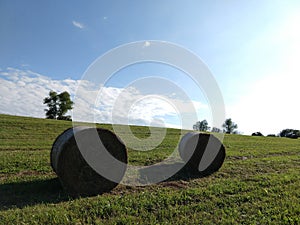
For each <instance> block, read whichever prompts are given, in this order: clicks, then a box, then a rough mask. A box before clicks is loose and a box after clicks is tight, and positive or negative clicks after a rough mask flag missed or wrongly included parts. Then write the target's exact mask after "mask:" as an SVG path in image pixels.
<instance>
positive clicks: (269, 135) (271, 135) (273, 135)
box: [267, 134, 276, 137]
mask: <svg viewBox="0 0 300 225" xmlns="http://www.w3.org/2000/svg"><path fill="white" fill-rule="evenodd" d="M267 137H276V135H275V134H268V135H267Z"/></svg>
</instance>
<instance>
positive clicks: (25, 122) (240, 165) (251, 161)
mask: <svg viewBox="0 0 300 225" xmlns="http://www.w3.org/2000/svg"><path fill="white" fill-rule="evenodd" d="M71 126H72V123H71V122H68V121H55V120H46V119H36V118H29V117H17V116H9V115H0V224H132V223H134V224H136V223H139V224H164V223H168V224H199V223H200V224H207V223H209V224H216V223H217V224H220V223H221V224H223V223H224V224H225V223H230V224H232V223H233V224H241V223H247V224H249V223H251V224H252V223H253V224H257V223H259V224H300V219H299V218H300V217H299V215H300V201H299V199H300V188H299V187H300V139H287V138H278V137H251V136H242V135H226V136H225V139H224V145H225V146H226V150H227V156H226V159H225V162H224V164H223V166H222V168H221V169H220V170H219V171H218V172H217V173H214V174H212V175H211V176H208V177H204V178H195V177H194V178H185V177H179V178H178V179H173V180H168V181H165V182H162V183H160V184H156V185H151V186H146V187H125V186H122V185H120V186H118V187H117V188H116V189H115V190H113V191H112V192H110V193H107V194H103V195H100V196H95V197H89V198H79V199H70V198H69V197H68V196H67V195H66V194H65V193H64V191H63V190H62V188H61V186H60V184H59V182H58V179H57V176H56V175H55V173H53V171H52V169H51V166H50V150H51V146H52V143H53V141H54V140H55V138H56V137H57V135H59V134H60V133H61V132H63V131H64V130H65V129H67V128H69V127H71ZM99 126H101V127H104V128H107V129H112V127H111V125H99ZM132 131H133V133H134V134H135V135H136V136H138V137H141V138H143V137H147V136H148V135H149V129H148V128H147V127H136V126H134V127H132ZM179 136H180V131H179V130H176V129H168V130H167V136H166V138H165V140H164V141H163V142H162V143H161V144H160V146H158V147H157V148H156V149H155V150H153V151H148V152H137V151H133V150H131V149H129V162H130V164H133V165H151V164H153V163H155V162H159V161H161V160H162V159H163V158H165V157H166V156H167V155H168V154H169V153H170V152H171V151H172V150H173V149H174V148H176V145H177V143H178V139H179Z"/></svg>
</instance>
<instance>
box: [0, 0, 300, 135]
mask: <svg viewBox="0 0 300 225" xmlns="http://www.w3.org/2000/svg"><path fill="white" fill-rule="evenodd" d="M298 15H300V2H299V1H296V0H295V1H292V0H286V1H276V0H274V1H273V0H272V1H271V0H254V1H246V0H242V1H238V0H227V1H221V0H219V1H212V0H210V1H208V0H207V1H196V0H195V1H32V0H27V1H14V0H2V1H1V2H0V31H1V36H0V49H1V51H0V68H1V71H0V72H1V74H0V78H1V80H0V88H1V89H2V91H1V92H2V94H1V96H0V97H1V99H0V100H1V101H2V105H1V104H0V113H10V114H18V115H19V114H23V115H32V116H43V113H44V112H43V110H42V109H43V106H42V105H41V101H39V102H38V103H35V102H34V101H31V100H28V101H27V103H28V104H29V103H30V104H32V105H33V106H32V107H34V108H36V107H37V105H36V104H39V107H40V109H41V110H40V112H35V113H31V112H30V111H26V109H24V108H21V106H20V105H21V104H22V100H21V99H19V100H18V101H17V100H13V98H12V96H24V95H28V99H29V98H30V93H31V94H32V95H34V93H32V92H33V90H32V88H31V90H29V87H31V86H30V85H32V84H33V83H34V84H35V85H37V84H39V85H40V87H39V88H40V91H39V93H40V94H44V93H45V91H48V90H47V89H46V87H47V88H48V89H49V88H54V89H55V88H57V91H63V90H60V89H68V90H69V91H70V92H71V91H74V90H75V88H74V87H73V86H72V87H70V85H75V84H76V82H78V80H80V79H81V77H82V75H83V73H84V72H85V71H86V69H87V68H88V66H89V65H90V64H91V63H92V62H93V61H94V60H95V59H97V58H98V57H99V56H101V55H103V54H104V53H105V52H107V51H108V50H110V49H112V48H115V47H117V46H119V45H122V44H125V43H128V42H134V41H141V40H163V41H168V42H173V43H176V44H178V45H180V46H183V47H185V48H187V49H189V50H190V51H192V52H194V53H195V54H196V55H198V56H199V57H200V58H201V59H202V60H203V61H204V62H205V63H206V64H207V65H208V67H209V68H210V70H211V71H212V73H213V75H214V77H215V79H216V81H217V82H218V84H219V86H220V89H221V91H222V94H223V97H224V101H225V106H226V116H227V117H231V118H232V119H233V120H234V121H236V122H237V123H238V125H239V130H240V131H241V132H244V133H246V134H249V133H251V132H255V131H261V132H263V133H265V134H266V133H278V132H279V131H280V130H281V129H284V128H287V127H289V128H294V129H300V120H299V118H298V117H297V115H296V113H294V114H295V115H294V114H292V115H290V114H289V116H287V114H285V112H286V111H293V112H296V111H297V110H298V109H299V107H298V105H299V104H297V102H296V101H297V98H296V96H299V94H298V91H297V90H298V89H299V88H298V84H299V75H300V74H299V72H300V69H299V68H298V66H297V60H298V59H299V58H300V54H299V53H298V52H299V51H298V50H300V47H299V39H300V35H299V33H300V28H299V27H300V26H299V25H298V24H300V17H299V16H298ZM145 71H147V73H146V72H145ZM122 73H123V74H124V73H126V76H122V75H121V74H122ZM151 75H156V76H163V77H165V78H167V79H170V80H172V81H174V82H175V83H176V82H177V83H178V84H179V85H181V86H182V88H184V89H185V90H186V91H187V92H188V94H189V96H190V97H191V100H193V101H198V102H201V103H202V104H203V105H205V104H207V102H205V98H204V97H203V96H202V94H203V93H199V91H193V90H194V88H193V84H192V83H191V82H187V81H186V77H185V76H184V75H183V74H182V72H180V71H176V70H175V69H174V68H166V67H164V66H160V65H152V66H151V65H150V66H149V65H142V66H141V65H140V66H136V67H135V68H127V69H125V70H124V71H120V73H119V76H118V74H116V77H115V79H112V80H111V81H110V82H109V86H110V87H114V88H122V84H124V85H125V84H127V83H128V82H129V81H132V80H134V79H137V78H139V77H141V76H151ZM32 76H36V77H35V79H33V80H32V79H31V78H30V77H32ZM124 77H126V78H124ZM30 79H31V80H30ZM46 81H47V82H46ZM21 82H23V83H24V82H25V85H23V86H22V85H21ZM26 82H32V83H26ZM45 82H46V83H51V84H52V86H51V85H49V84H47V85H46V84H45ZM66 85H69V87H66ZM1 86H2V87H1ZM35 87H38V86H35ZM23 89H24V90H23ZM26 90H27V91H26ZM7 93H11V94H10V95H9V96H8V95H7ZM13 93H15V95H13ZM21 93H22V94H21ZM280 93H285V94H284V95H286V96H288V97H283V94H280ZM289 96H295V97H292V98H291V97H289ZM15 99H18V98H17V97H16V98H15ZM24 99H25V97H24ZM36 101H38V99H36ZM4 102H5V104H4ZM295 102H296V104H295ZM9 104H11V105H9ZM11 106H13V108H14V109H15V111H10V110H11V109H10V108H11ZM18 107H19V108H18ZM28 108H30V107H28ZM200 108H201V107H200ZM200 108H199V110H200ZM204 108H205V107H204ZM21 109H22V110H21ZM202 112H203V114H201V113H199V115H201V117H209V116H208V114H209V113H208V112H207V111H205V110H204V109H203V108H202ZM166 115H169V116H171V114H166ZM152 116H154V115H152ZM166 118H167V117H166ZM199 119H200V120H201V119H202V118H199ZM203 119H204V118H203ZM208 119H209V118H208ZM255 121H257V122H255ZM173 122H174V121H173ZM169 123H172V121H171V120H170V121H169V122H168V124H169ZM256 123H259V124H260V125H257V124H256Z"/></svg>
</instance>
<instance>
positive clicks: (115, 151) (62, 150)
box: [51, 127, 128, 196]
mask: <svg viewBox="0 0 300 225" xmlns="http://www.w3.org/2000/svg"><path fill="white" fill-rule="evenodd" d="M95 132H97V133H95ZM75 134H76V138H77V137H78V136H79V137H80V138H84V140H85V145H86V150H87V151H103V150H104V148H103V149H100V148H101V147H100V146H97V145H94V144H93V143H94V142H93V140H91V137H92V134H98V137H99V138H100V140H101V142H102V143H103V145H104V147H105V148H106V149H107V151H108V152H109V153H110V154H111V155H112V156H113V157H114V158H115V159H117V160H119V161H120V162H123V163H125V164H124V165H125V166H123V167H122V168H121V171H117V172H118V174H119V175H118V178H117V179H119V180H117V181H115V180H114V181H111V180H109V179H107V178H105V177H103V176H101V175H100V174H98V173H97V172H96V171H95V170H94V169H92V168H91V167H90V165H89V164H88V163H87V162H86V161H85V159H84V158H83V156H82V154H81V152H80V151H79V148H78V145H77V143H76V140H75ZM77 140H78V139H77ZM127 161H128V160H127V150H126V147H125V145H124V144H123V142H122V141H121V140H120V139H119V138H118V137H117V136H116V135H115V134H114V133H112V132H111V131H109V130H106V129H102V128H97V129H96V128H88V127H75V128H70V129H67V130H66V131H64V132H63V133H62V134H61V135H59V136H58V137H57V139H56V140H55V142H54V143H53V146H52V149H51V166H52V168H53V170H54V172H55V173H56V174H57V175H58V177H59V179H60V181H61V184H62V186H63V187H64V189H65V190H66V191H67V192H68V193H69V194H70V195H71V196H92V195H97V194H102V193H104V192H109V191H110V190H112V189H113V188H114V187H116V186H117V185H118V183H119V182H120V181H121V180H122V178H123V176H124V174H125V171H126V165H127ZM105 169H107V170H113V169H114V168H106V167H105Z"/></svg>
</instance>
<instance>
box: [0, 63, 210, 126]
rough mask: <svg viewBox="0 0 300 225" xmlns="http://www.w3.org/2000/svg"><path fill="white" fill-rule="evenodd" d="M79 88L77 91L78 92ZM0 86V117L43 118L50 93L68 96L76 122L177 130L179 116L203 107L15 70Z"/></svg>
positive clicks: (5, 74) (2, 74) (0, 80)
mask: <svg viewBox="0 0 300 225" xmlns="http://www.w3.org/2000/svg"><path fill="white" fill-rule="evenodd" d="M79 84H80V87H81V88H80V90H78V89H77V88H78V85H79ZM0 86H1V92H0V113H5V114H12V115H24V116H33V117H40V118H44V117H45V112H44V109H45V108H46V106H45V105H44V104H43V99H44V98H45V97H46V96H47V95H48V93H49V91H50V90H54V91H56V92H62V91H68V92H69V93H70V94H71V96H72V98H73V100H74V102H75V106H74V110H73V118H74V119H75V120H76V121H86V122H98V123H119V124H122V123H123V124H127V123H130V124H137V125H150V124H151V125H157V126H159V125H163V124H165V126H168V127H180V125H181V124H180V115H179V114H180V113H181V114H189V113H190V114H191V112H192V109H191V104H194V106H195V108H196V110H199V109H203V108H205V107H206V106H205V105H203V104H201V103H199V102H185V101H183V100H180V99H175V98H171V97H168V96H146V95H143V94H141V93H140V91H139V90H137V89H135V88H132V87H131V88H128V89H124V88H116V87H101V86H95V85H94V84H92V83H90V82H89V81H85V80H73V79H64V80H53V79H51V78H50V77H47V76H44V75H41V74H38V73H35V72H33V71H30V70H20V69H15V68H7V69H6V70H4V71H3V70H0ZM100 90H101V92H100ZM97 96H98V97H97ZM95 100H96V101H95ZM177 111H180V113H178V112H177ZM74 112H75V113H76V114H75V115H74ZM74 116H75V117H74ZM191 118H192V117H191ZM194 122H195V121H194V120H192V121H190V123H191V124H189V125H188V126H187V127H184V128H188V129H190V128H191V127H192V124H193V123H194Z"/></svg>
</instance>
